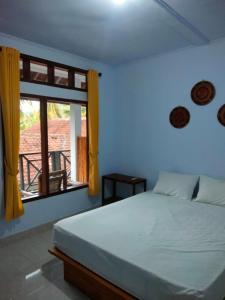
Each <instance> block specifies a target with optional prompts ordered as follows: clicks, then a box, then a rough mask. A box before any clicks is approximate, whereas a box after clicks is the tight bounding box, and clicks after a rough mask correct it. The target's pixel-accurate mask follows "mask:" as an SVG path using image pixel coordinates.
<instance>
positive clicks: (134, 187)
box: [133, 184, 136, 195]
mask: <svg viewBox="0 0 225 300" xmlns="http://www.w3.org/2000/svg"><path fill="white" fill-rule="evenodd" d="M135 194H136V184H133V195H135Z"/></svg>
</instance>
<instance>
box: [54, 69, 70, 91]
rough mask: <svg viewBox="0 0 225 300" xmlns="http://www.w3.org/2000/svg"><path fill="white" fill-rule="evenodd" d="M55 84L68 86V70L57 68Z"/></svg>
mask: <svg viewBox="0 0 225 300" xmlns="http://www.w3.org/2000/svg"><path fill="white" fill-rule="evenodd" d="M55 84H57V85H65V86H68V70H66V69H63V68H57V67H55Z"/></svg>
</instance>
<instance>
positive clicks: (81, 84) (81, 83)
mask: <svg viewBox="0 0 225 300" xmlns="http://www.w3.org/2000/svg"><path fill="white" fill-rule="evenodd" d="M74 82H75V87H76V88H79V89H84V90H85V89H86V75H85V74H81V73H75V74H74Z"/></svg>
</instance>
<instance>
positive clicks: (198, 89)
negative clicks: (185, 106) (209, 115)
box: [191, 81, 216, 105]
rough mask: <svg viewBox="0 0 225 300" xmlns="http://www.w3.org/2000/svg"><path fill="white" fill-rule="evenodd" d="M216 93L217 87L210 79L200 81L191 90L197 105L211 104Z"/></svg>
mask: <svg viewBox="0 0 225 300" xmlns="http://www.w3.org/2000/svg"><path fill="white" fill-rule="evenodd" d="M215 94H216V90H215V87H214V85H213V84H212V83H211V82H209V81H200V82H198V83H197V84H196V85H195V86H194V87H193V88H192V90H191V98H192V100H193V102H194V103H195V104H197V105H206V104H209V103H210V102H211V101H212V100H213V98H214V97H215Z"/></svg>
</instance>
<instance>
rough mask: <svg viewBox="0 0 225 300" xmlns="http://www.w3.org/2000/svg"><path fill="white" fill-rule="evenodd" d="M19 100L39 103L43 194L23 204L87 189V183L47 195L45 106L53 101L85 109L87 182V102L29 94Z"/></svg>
mask: <svg viewBox="0 0 225 300" xmlns="http://www.w3.org/2000/svg"><path fill="white" fill-rule="evenodd" d="M20 98H23V99H26V98H27V99H28V100H29V99H30V98H35V99H38V100H39V101H40V129H41V160H42V170H43V175H44V176H43V187H42V188H43V189H44V194H43V195H42V194H40V195H37V196H31V197H27V198H25V199H23V200H22V202H23V203H28V202H32V201H36V200H40V199H45V198H49V197H53V196H57V195H61V194H65V193H68V192H73V191H76V190H80V189H84V188H87V187H88V182H87V183H84V184H80V185H79V186H76V187H71V188H69V189H66V190H62V191H59V192H55V193H49V164H48V118H47V104H48V102H49V101H54V102H56V103H68V104H70V103H72V104H79V105H84V106H85V107H86V127H87V151H86V152H87V153H86V159H87V181H88V180H89V155H88V154H89V134H88V101H83V100H75V99H65V98H58V97H51V96H42V95H37V94H30V93H20Z"/></svg>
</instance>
